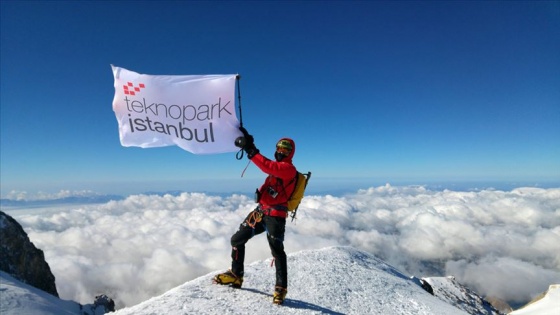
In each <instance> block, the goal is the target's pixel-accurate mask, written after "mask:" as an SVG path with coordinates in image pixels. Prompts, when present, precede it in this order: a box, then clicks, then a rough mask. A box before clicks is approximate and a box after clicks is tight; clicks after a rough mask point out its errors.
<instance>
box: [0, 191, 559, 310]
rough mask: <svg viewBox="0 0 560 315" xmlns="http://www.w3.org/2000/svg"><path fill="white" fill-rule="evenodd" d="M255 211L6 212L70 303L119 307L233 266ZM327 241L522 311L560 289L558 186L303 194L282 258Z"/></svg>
mask: <svg viewBox="0 0 560 315" xmlns="http://www.w3.org/2000/svg"><path fill="white" fill-rule="evenodd" d="M254 207H255V204H254V202H253V200H252V198H250V197H248V196H245V195H238V194H233V195H229V196H226V197H221V196H213V195H207V194H203V193H182V194H180V195H132V196H129V197H127V198H126V199H124V200H120V201H111V202H108V203H104V204H91V205H84V206H64V207H62V206H61V207H50V208H42V209H37V208H34V209H3V210H4V211H5V212H7V213H8V214H10V215H12V216H13V217H14V218H15V219H16V220H18V222H20V224H21V225H22V226H23V227H24V229H25V230H26V232H27V233H28V234H29V237H30V239H31V240H32V242H33V243H34V244H35V245H36V246H37V247H38V248H41V249H42V250H43V251H44V252H45V257H46V259H47V261H48V263H49V265H50V266H51V269H52V271H53V273H54V275H55V277H56V284H57V288H58V292H59V294H60V296H61V297H62V298H63V299H72V300H75V301H78V302H81V303H91V302H92V300H93V298H94V297H95V296H96V295H98V294H100V293H105V294H108V295H109V296H111V297H113V298H114V299H115V300H116V301H117V306H118V307H122V306H125V305H126V306H131V305H134V304H137V303H139V302H142V301H144V300H147V299H148V298H150V297H153V296H156V295H159V294H161V293H163V292H165V291H167V290H169V289H171V288H173V287H176V286H178V285H180V284H182V283H184V282H186V281H189V280H191V279H194V278H196V277H198V276H201V275H205V274H207V273H209V272H213V271H217V270H220V271H221V270H226V269H227V268H229V264H230V244H229V239H230V237H231V235H232V234H233V233H234V232H235V231H236V229H237V228H238V226H239V224H240V223H241V222H242V220H243V219H244V218H245V216H246V215H247V214H248V213H249V212H250V211H251V210H252V209H253V208H254ZM332 245H350V246H353V247H356V248H358V249H361V250H365V251H368V252H370V253H373V254H375V255H377V256H378V257H380V258H381V259H384V260H385V261H387V262H388V263H389V264H392V265H393V266H395V267H397V268H398V269H400V270H402V271H403V272H405V273H408V274H410V275H415V276H419V277H429V276H442V275H453V276H455V277H456V278H457V280H458V281H459V282H461V283H463V284H465V285H467V286H469V287H471V288H472V289H474V290H475V291H476V292H478V293H479V294H481V295H488V296H494V297H498V298H501V299H503V300H506V301H508V302H510V303H517V304H519V303H524V302H527V301H528V300H530V299H531V298H533V297H534V296H535V295H537V294H539V293H541V292H543V291H545V290H546V289H547V288H548V286H549V285H550V284H553V283H560V188H549V189H543V188H517V189H513V190H511V191H500V190H494V189H488V190H482V191H477V192H473V191H450V190H443V191H437V190H430V189H427V188H425V187H422V186H399V187H393V186H390V185H385V186H380V187H372V188H369V189H363V190H358V191H357V192H355V193H352V194H348V195H344V196H340V197H336V196H331V195H311V196H307V197H305V198H304V200H303V202H302V204H301V206H300V209H299V210H298V215H297V220H295V221H294V222H290V221H289V220H288V223H287V229H286V240H285V246H286V251H287V252H289V253H291V252H297V251H300V250H305V249H318V248H323V247H326V246H332ZM270 255H271V254H270V250H269V249H268V245H267V243H266V238H265V237H264V236H263V235H259V236H256V237H255V238H254V239H253V240H251V241H250V242H249V243H248V245H247V257H246V262H247V263H249V262H252V261H255V260H262V259H266V258H269V257H270ZM317 263H318V264H319V263H320V262H317ZM288 264H289V262H288ZM248 276H250V275H248ZM271 281H272V280H271Z"/></svg>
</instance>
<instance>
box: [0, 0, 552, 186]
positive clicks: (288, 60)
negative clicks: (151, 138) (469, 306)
mask: <svg viewBox="0 0 560 315" xmlns="http://www.w3.org/2000/svg"><path fill="white" fill-rule="evenodd" d="M1 20H2V21H1V35H2V36H1V133H0V137H1V152H0V154H1V161H0V162H1V185H2V188H1V189H2V192H1V193H2V196H5V195H6V194H7V193H8V192H10V191H12V190H17V191H30V192H33V191H59V190H61V189H68V190H84V189H88V190H94V191H98V192H101V193H119V194H121V193H135V192H143V191H147V190H167V189H178V190H211V189H214V190H224V191H227V190H232V191H233V190H241V191H243V190H245V189H247V187H254V184H255V183H258V182H259V181H260V180H261V179H262V174H261V173H260V171H258V170H257V168H256V167H254V166H251V167H249V169H248V171H247V173H246V175H245V177H244V178H240V174H241V172H242V170H243V168H244V167H245V165H246V161H237V160H236V159H235V154H233V153H231V154H219V155H193V154H191V153H188V152H186V151H183V150H181V149H179V148H177V147H166V148H154V149H141V148H125V147H122V146H121V145H120V142H119V136H118V129H117V121H116V119H115V115H114V113H113V110H112V99H113V96H114V87H113V76H112V72H111V67H110V64H114V65H116V66H119V67H124V68H127V69H129V70H132V71H136V72H139V73H146V74H161V75H164V74H168V75H171V74H235V73H239V74H240V75H241V77H242V79H241V96H242V101H241V104H242V108H243V122H244V125H245V126H246V127H247V129H248V130H249V132H251V133H252V134H253V135H254V137H255V140H256V144H257V146H258V147H259V148H260V149H261V151H262V152H263V153H265V155H267V154H268V155H269V156H271V155H272V152H273V150H274V144H275V142H276V140H277V139H279V138H280V137H283V136H289V137H292V138H293V139H294V140H295V141H296V145H297V152H296V157H295V159H294V162H295V164H296V166H298V168H299V169H300V170H302V171H307V170H311V171H313V173H314V177H315V178H316V180H317V181H318V182H317V183H320V182H322V183H324V184H325V185H326V183H329V185H330V186H329V187H332V188H340V187H341V186H344V185H347V184H348V183H360V184H359V185H361V186H363V187H364V188H367V187H369V186H371V185H378V184H383V183H386V182H389V183H404V182H406V183H410V184H426V183H429V182H444V181H451V182H459V181H478V182H484V181H486V182H515V183H520V184H527V183H529V184H531V183H532V184H536V185H541V186H545V185H551V184H550V183H552V185H557V184H558V183H559V182H560V53H559V51H560V4H559V3H558V2H557V1H556V2H552V1H550V2H547V1H527V2H523V1H514V2H473V1H467V2H458V1H449V2H439V1H438V2H420V1H414V2H315V1H313V2H311V1H310V2H266V1H262V2H230V1H225V2H166V1H159V2H131V1H122V2H121V1H118V2H110V1H99V2H86V1H77V2H66V1H64V2H54V1H44V2H43V1H39V2H25V1H2V2H1ZM325 187H327V186H325ZM218 188H219V189H218Z"/></svg>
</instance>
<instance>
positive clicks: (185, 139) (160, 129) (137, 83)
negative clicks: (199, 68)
mask: <svg viewBox="0 0 560 315" xmlns="http://www.w3.org/2000/svg"><path fill="white" fill-rule="evenodd" d="M111 67H112V68H113V76H114V78H115V98H114V99H113V111H114V112H115V115H116V117H117V121H118V124H119V137H120V141H121V144H122V145H123V146H125V147H131V146H135V147H142V148H153V147H163V146H170V145H176V146H179V147H180V148H182V149H184V150H187V151H189V152H192V153H195V154H214V153H225V152H235V151H237V150H239V148H237V147H235V145H234V141H235V139H236V138H237V137H239V136H241V135H242V133H241V132H240V131H239V129H238V128H239V121H238V119H237V116H236V112H235V80H236V75H234V74H230V75H146V74H139V73H136V72H133V71H129V70H126V69H124V68H120V67H115V66H113V65H111Z"/></svg>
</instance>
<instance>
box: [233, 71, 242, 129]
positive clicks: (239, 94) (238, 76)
mask: <svg viewBox="0 0 560 315" xmlns="http://www.w3.org/2000/svg"><path fill="white" fill-rule="evenodd" d="M240 80H241V76H240V75H239V74H238V75H236V76H235V82H236V83H237V98H238V100H239V101H238V102H237V103H238V104H237V105H238V106H239V125H240V126H241V127H243V115H242V113H241V84H240V83H239V81H240Z"/></svg>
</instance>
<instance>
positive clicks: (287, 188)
mask: <svg viewBox="0 0 560 315" xmlns="http://www.w3.org/2000/svg"><path fill="white" fill-rule="evenodd" d="M281 140H288V141H290V143H291V144H292V152H290V155H289V156H287V157H285V158H284V159H282V161H280V162H277V161H272V160H270V159H268V158H266V157H265V156H264V155H262V154H260V153H257V154H255V156H253V158H252V159H251V161H252V162H253V163H255V165H256V166H257V167H258V168H260V169H261V171H263V172H264V173H266V174H268V177H267V178H266V180H265V181H264V183H263V184H262V186H261V188H259V193H260V198H259V204H260V205H261V208H262V209H263V211H264V213H265V214H267V215H270V216H275V217H283V218H286V217H287V216H288V211H287V205H288V203H287V202H288V199H289V198H290V196H291V195H292V192H293V191H294V189H295V187H296V185H295V184H296V182H295V180H294V179H295V177H296V174H297V170H296V167H295V166H294V165H293V164H292V158H293V156H294V153H295V152H296V144H295V142H294V140H292V139H289V138H283V139H281Z"/></svg>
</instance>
